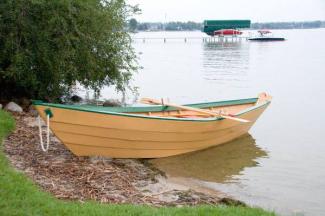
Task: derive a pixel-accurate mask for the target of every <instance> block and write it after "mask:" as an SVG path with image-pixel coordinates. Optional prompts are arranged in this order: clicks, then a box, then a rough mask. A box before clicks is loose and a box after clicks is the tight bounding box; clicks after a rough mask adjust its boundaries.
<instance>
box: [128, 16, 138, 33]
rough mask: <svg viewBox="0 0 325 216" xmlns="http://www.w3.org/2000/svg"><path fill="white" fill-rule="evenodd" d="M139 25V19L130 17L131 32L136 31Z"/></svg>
mask: <svg viewBox="0 0 325 216" xmlns="http://www.w3.org/2000/svg"><path fill="white" fill-rule="evenodd" d="M137 27H138V21H137V20H136V19H134V18H132V19H130V21H129V30H130V31H131V32H135V31H136V30H137Z"/></svg>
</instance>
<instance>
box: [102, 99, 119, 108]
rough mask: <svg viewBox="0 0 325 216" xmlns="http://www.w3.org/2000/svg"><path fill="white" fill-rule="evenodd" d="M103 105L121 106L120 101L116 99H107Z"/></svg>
mask: <svg viewBox="0 0 325 216" xmlns="http://www.w3.org/2000/svg"><path fill="white" fill-rule="evenodd" d="M103 106H104V107H121V106H122V103H121V102H120V101H119V100H116V99H109V100H106V101H105V102H104V103H103Z"/></svg>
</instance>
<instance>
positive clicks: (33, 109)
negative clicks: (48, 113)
mask: <svg viewBox="0 0 325 216" xmlns="http://www.w3.org/2000/svg"><path fill="white" fill-rule="evenodd" d="M28 112H29V113H30V114H32V116H34V117H36V116H38V112H37V110H36V109H35V108H34V106H33V105H30V106H29V108H28Z"/></svg>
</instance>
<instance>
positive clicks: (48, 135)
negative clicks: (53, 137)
mask: <svg viewBox="0 0 325 216" xmlns="http://www.w3.org/2000/svg"><path fill="white" fill-rule="evenodd" d="M46 121H47V122H46V123H47V125H46V126H47V130H46V132H47V134H46V138H47V140H46V147H44V142H43V136H42V126H41V117H40V116H38V129H39V139H40V143H41V148H42V150H43V151H44V152H46V151H47V150H49V146H50V115H46Z"/></svg>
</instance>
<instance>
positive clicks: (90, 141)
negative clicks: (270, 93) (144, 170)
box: [34, 101, 269, 158]
mask: <svg viewBox="0 0 325 216" xmlns="http://www.w3.org/2000/svg"><path fill="white" fill-rule="evenodd" d="M268 105H269V101H266V102H264V103H262V104H258V105H255V106H253V105H252V106H250V107H249V108H247V109H245V110H243V111H241V112H239V113H238V115H236V116H238V117H241V118H245V119H247V120H250V122H249V123H242V122H237V121H233V120H229V119H220V118H207V119H177V118H164V117H151V116H145V115H136V114H128V113H122V114H121V113H111V112H106V113H98V112H89V111H87V110H76V109H68V108H64V107H56V106H52V105H50V104H43V103H37V104H34V106H35V107H36V109H37V110H38V112H39V113H40V115H41V117H42V118H43V119H45V118H46V114H45V112H44V110H46V109H50V111H51V113H52V114H53V117H52V118H51V119H50V126H51V130H52V131H53V133H54V134H55V135H56V136H57V137H58V139H59V140H61V141H62V143H64V144H65V145H66V146H67V148H68V149H70V150H71V151H72V152H73V153H74V154H75V155H78V156H95V155H97V156H108V157H113V158H158V157H167V156H171V155H177V154H183V153H187V152H191V151H197V150H200V149H204V148H208V147H211V146H215V145H219V144H222V143H225V142H229V141H231V140H233V139H236V138H238V137H240V136H242V135H243V134H245V133H247V132H248V130H249V129H250V128H251V126H252V125H253V124H254V123H255V121H256V120H257V119H258V117H259V116H260V115H261V114H262V113H263V111H264V110H265V109H266V107H267V106H268ZM239 106H240V104H239Z"/></svg>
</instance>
